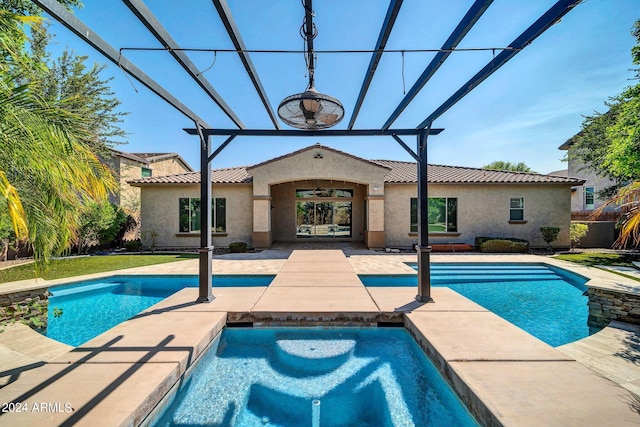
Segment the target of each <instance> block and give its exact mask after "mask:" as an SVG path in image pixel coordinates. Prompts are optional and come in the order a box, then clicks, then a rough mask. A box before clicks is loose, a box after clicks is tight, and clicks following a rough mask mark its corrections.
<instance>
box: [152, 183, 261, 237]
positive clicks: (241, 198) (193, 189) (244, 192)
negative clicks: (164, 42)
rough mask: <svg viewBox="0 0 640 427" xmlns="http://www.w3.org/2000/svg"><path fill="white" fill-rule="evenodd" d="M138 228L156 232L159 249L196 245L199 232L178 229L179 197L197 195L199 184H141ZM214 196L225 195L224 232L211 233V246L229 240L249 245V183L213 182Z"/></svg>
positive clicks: (250, 215) (250, 206)
mask: <svg viewBox="0 0 640 427" xmlns="http://www.w3.org/2000/svg"><path fill="white" fill-rule="evenodd" d="M141 193H142V194H141V201H142V210H141V216H142V218H141V230H154V231H155V232H156V233H158V236H157V238H156V244H157V247H158V248H163V247H172V248H173V247H176V248H197V247H199V246H200V234H199V233H190V234H187V233H180V232H179V215H178V210H179V205H178V199H179V198H180V197H200V186H199V185H182V186H178V185H171V186H170V185H155V186H145V187H142V192H141ZM213 197H224V198H226V199H227V200H226V208H227V213H226V214H227V218H226V219H227V232H226V233H225V234H223V235H220V234H214V235H213V245H214V246H223V247H226V246H228V245H229V243H231V242H237V241H242V242H245V243H247V244H249V245H250V244H251V235H252V227H253V215H252V196H251V185H214V186H213Z"/></svg>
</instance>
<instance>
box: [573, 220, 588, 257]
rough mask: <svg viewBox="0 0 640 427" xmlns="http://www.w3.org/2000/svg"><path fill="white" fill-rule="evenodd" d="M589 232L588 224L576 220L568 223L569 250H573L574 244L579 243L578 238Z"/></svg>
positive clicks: (577, 244)
mask: <svg viewBox="0 0 640 427" xmlns="http://www.w3.org/2000/svg"><path fill="white" fill-rule="evenodd" d="M588 232H589V226H588V225H587V224H580V223H577V222H574V223H572V224H571V225H569V240H570V242H571V247H570V248H569V249H570V250H573V249H574V248H575V247H576V246H579V245H580V240H581V239H582V238H583V237H584V236H586V235H587V233H588Z"/></svg>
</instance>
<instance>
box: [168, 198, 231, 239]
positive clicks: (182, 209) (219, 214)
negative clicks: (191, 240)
mask: <svg viewBox="0 0 640 427" xmlns="http://www.w3.org/2000/svg"><path fill="white" fill-rule="evenodd" d="M226 201H227V199H225V198H214V199H211V228H212V230H213V232H215V233H223V232H225V231H226V230H227V208H226ZM178 205H179V215H180V218H179V231H180V233H195V232H199V231H200V198H199V197H191V198H187V197H180V198H179V199H178Z"/></svg>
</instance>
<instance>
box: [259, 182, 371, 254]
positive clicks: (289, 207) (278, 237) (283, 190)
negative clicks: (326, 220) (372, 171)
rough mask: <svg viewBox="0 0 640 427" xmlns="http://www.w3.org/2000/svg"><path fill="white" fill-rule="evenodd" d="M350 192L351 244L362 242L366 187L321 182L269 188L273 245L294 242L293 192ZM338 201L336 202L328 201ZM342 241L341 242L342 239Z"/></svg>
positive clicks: (294, 208)
mask: <svg viewBox="0 0 640 427" xmlns="http://www.w3.org/2000/svg"><path fill="white" fill-rule="evenodd" d="M316 187H320V188H343V189H353V190H354V194H353V199H351V200H352V205H351V221H352V224H351V232H352V237H351V239H347V240H352V241H361V240H364V197H365V194H366V191H367V186H366V185H357V184H354V183H349V182H346V183H345V182H342V181H341V182H335V181H333V182H331V181H324V180H319V181H318V180H314V181H298V182H286V183H282V184H278V185H274V186H272V187H271V206H272V207H273V208H272V209H271V221H272V222H271V227H272V236H273V240H274V241H283V242H295V241H296V197H295V191H296V189H305V188H307V189H308V188H316ZM331 200H337V199H331ZM343 240H344V239H343Z"/></svg>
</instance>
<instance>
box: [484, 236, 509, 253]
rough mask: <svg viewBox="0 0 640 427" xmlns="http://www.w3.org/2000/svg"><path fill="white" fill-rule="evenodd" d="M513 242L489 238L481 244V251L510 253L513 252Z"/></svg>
mask: <svg viewBox="0 0 640 427" xmlns="http://www.w3.org/2000/svg"><path fill="white" fill-rule="evenodd" d="M512 244H513V242H511V241H509V240H502V239H493V240H487V241H486V242H484V243H483V244H482V245H480V252H499V253H508V252H511V245H512Z"/></svg>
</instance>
